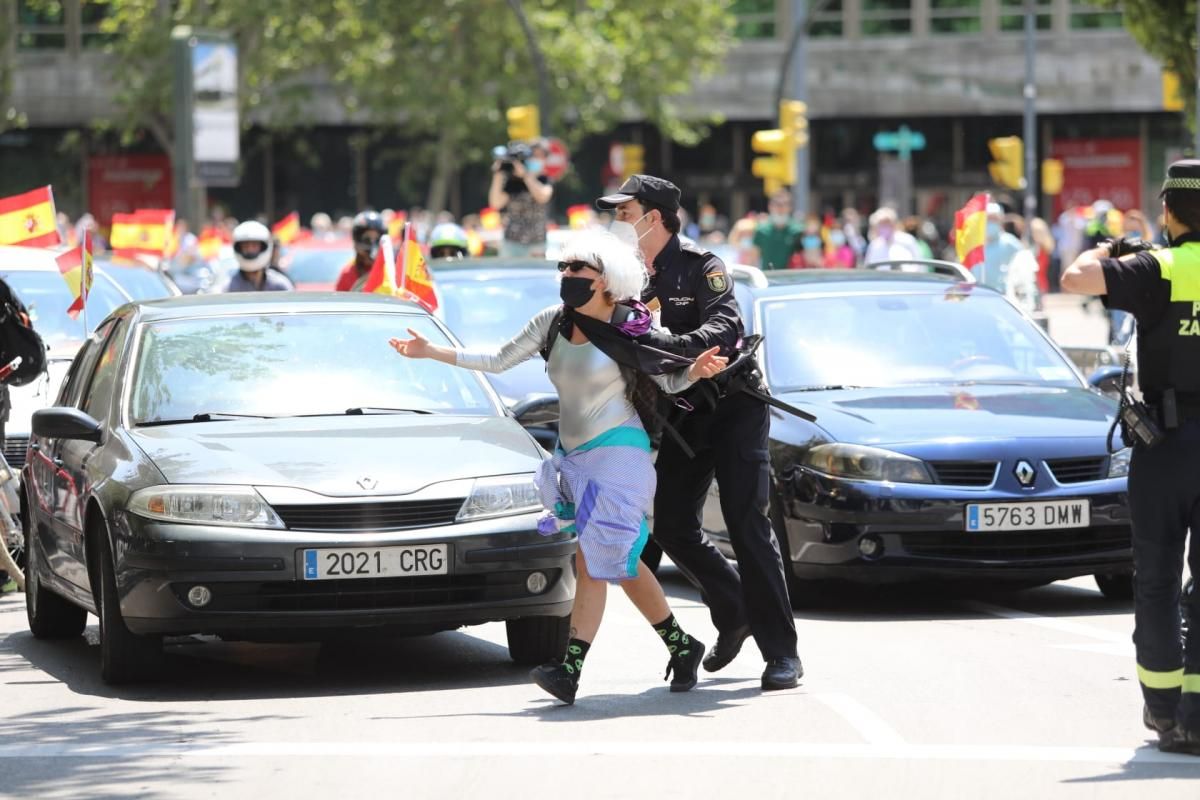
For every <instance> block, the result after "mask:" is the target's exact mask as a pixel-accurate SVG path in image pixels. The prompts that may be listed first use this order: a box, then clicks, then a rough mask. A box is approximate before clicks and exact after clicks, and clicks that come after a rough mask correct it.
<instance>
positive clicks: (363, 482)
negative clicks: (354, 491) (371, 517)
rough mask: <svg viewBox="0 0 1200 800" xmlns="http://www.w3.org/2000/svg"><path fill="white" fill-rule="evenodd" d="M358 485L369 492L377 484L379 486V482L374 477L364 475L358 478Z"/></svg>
mask: <svg viewBox="0 0 1200 800" xmlns="http://www.w3.org/2000/svg"><path fill="white" fill-rule="evenodd" d="M358 485H359V486H361V487H362V488H363V489H364V490H365V491H368V492H369V491H371V490H372V489H374V488H375V487H376V486H378V485H379V482H378V481H376V480H375V479H374V478H370V477H364V478H359V479H358Z"/></svg>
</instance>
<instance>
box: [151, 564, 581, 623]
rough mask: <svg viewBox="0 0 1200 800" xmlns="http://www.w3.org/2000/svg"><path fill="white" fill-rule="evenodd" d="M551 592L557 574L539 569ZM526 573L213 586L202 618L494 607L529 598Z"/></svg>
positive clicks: (181, 594)
mask: <svg viewBox="0 0 1200 800" xmlns="http://www.w3.org/2000/svg"><path fill="white" fill-rule="evenodd" d="M542 572H544V573H546V577H547V578H548V579H549V585H550V586H553V585H554V584H555V583H556V582H557V581H558V579H559V577H560V575H561V570H558V569H543V570H542ZM528 577H529V570H524V571H510V572H486V573H471V574H467V575H426V576H421V577H411V578H360V579H356V580H320V581H270V582H266V583H214V584H210V586H211V588H212V590H213V599H212V602H210V603H209V605H207V606H205V608H204V611H205V612H210V611H213V612H231V613H237V612H251V611H277V612H304V611H370V610H380V611H385V610H388V609H398V608H420V607H428V606H443V605H458V604H470V603H495V602H503V601H505V600H517V599H520V598H526V597H531V596H532V595H530V594H529V590H528V589H527V588H526V587H525V579H526V578H528ZM193 585H194V582H187V583H179V584H174V585H173V586H172V588H173V589H174V592H175V595H176V596H177V597H178V598H179V599H180V602H184V603H185V604H186V599H185V598H186V595H187V591H188V589H190V588H191V587H192V586H193Z"/></svg>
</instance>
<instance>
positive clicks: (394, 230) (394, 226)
mask: <svg viewBox="0 0 1200 800" xmlns="http://www.w3.org/2000/svg"><path fill="white" fill-rule="evenodd" d="M407 221H408V213H407V212H405V211H397V212H396V214H395V216H393V217H392V218H391V219H390V220H389V221H388V236H391V237H392V241H393V242H397V241H399V240H400V238H401V237H402V236H403V235H404V223H405V222H407Z"/></svg>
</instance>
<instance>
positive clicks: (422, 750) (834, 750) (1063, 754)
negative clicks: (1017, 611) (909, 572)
mask: <svg viewBox="0 0 1200 800" xmlns="http://www.w3.org/2000/svg"><path fill="white" fill-rule="evenodd" d="M273 756H274V757H278V756H283V757H316V756H344V757H359V758H368V757H393V758H464V757H466V758H495V757H526V758H546V757H554V756H560V757H586V756H610V757H632V756H639V757H642V758H647V757H648V758H662V757H664V756H667V757H671V756H678V757H689V758H694V757H712V758H752V757H757V758H840V759H890V760H913V759H919V760H925V761H1013V762H1022V761H1024V762H1043V763H1094V764H1109V765H1114V766H1119V765H1135V764H1178V765H1183V764H1190V765H1192V766H1193V767H1195V768H1196V771H1197V775H1200V759H1197V758H1194V757H1191V756H1181V755H1173V754H1169V753H1161V752H1159V751H1158V750H1155V749H1153V748H1151V747H1149V746H1146V747H1140V748H1132V747H1066V746H1046V747H1042V746H1028V745H921V744H893V745H874V744H812V743H804V742H747V741H744V740H738V741H731V742H628V741H621V742H581V741H543V742H380V741H366V742H243V743H238V744H205V743H202V742H177V743H174V744H163V743H149V742H145V743H136V744H127V745H86V744H62V743H59V744H30V745H0V759H5V758H24V759H29V758H44V759H50V758H114V757H124V758H192V759H221V758H262V757H273Z"/></svg>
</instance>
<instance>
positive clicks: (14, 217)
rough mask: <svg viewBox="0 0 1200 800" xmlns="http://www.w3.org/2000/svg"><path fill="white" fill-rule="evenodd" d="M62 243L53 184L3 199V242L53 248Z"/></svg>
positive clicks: (0, 202)
mask: <svg viewBox="0 0 1200 800" xmlns="http://www.w3.org/2000/svg"><path fill="white" fill-rule="evenodd" d="M60 242H61V239H60V237H59V235H58V216H57V214H55V212H54V192H52V191H51V190H50V187H49V186H43V187H42V188H40V189H34V190H33V191H31V192H25V193H24V194H17V195H13V196H12V197H2V198H0V244H19V245H24V246H26V247H52V246H54V245H56V244H59V243H60Z"/></svg>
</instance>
